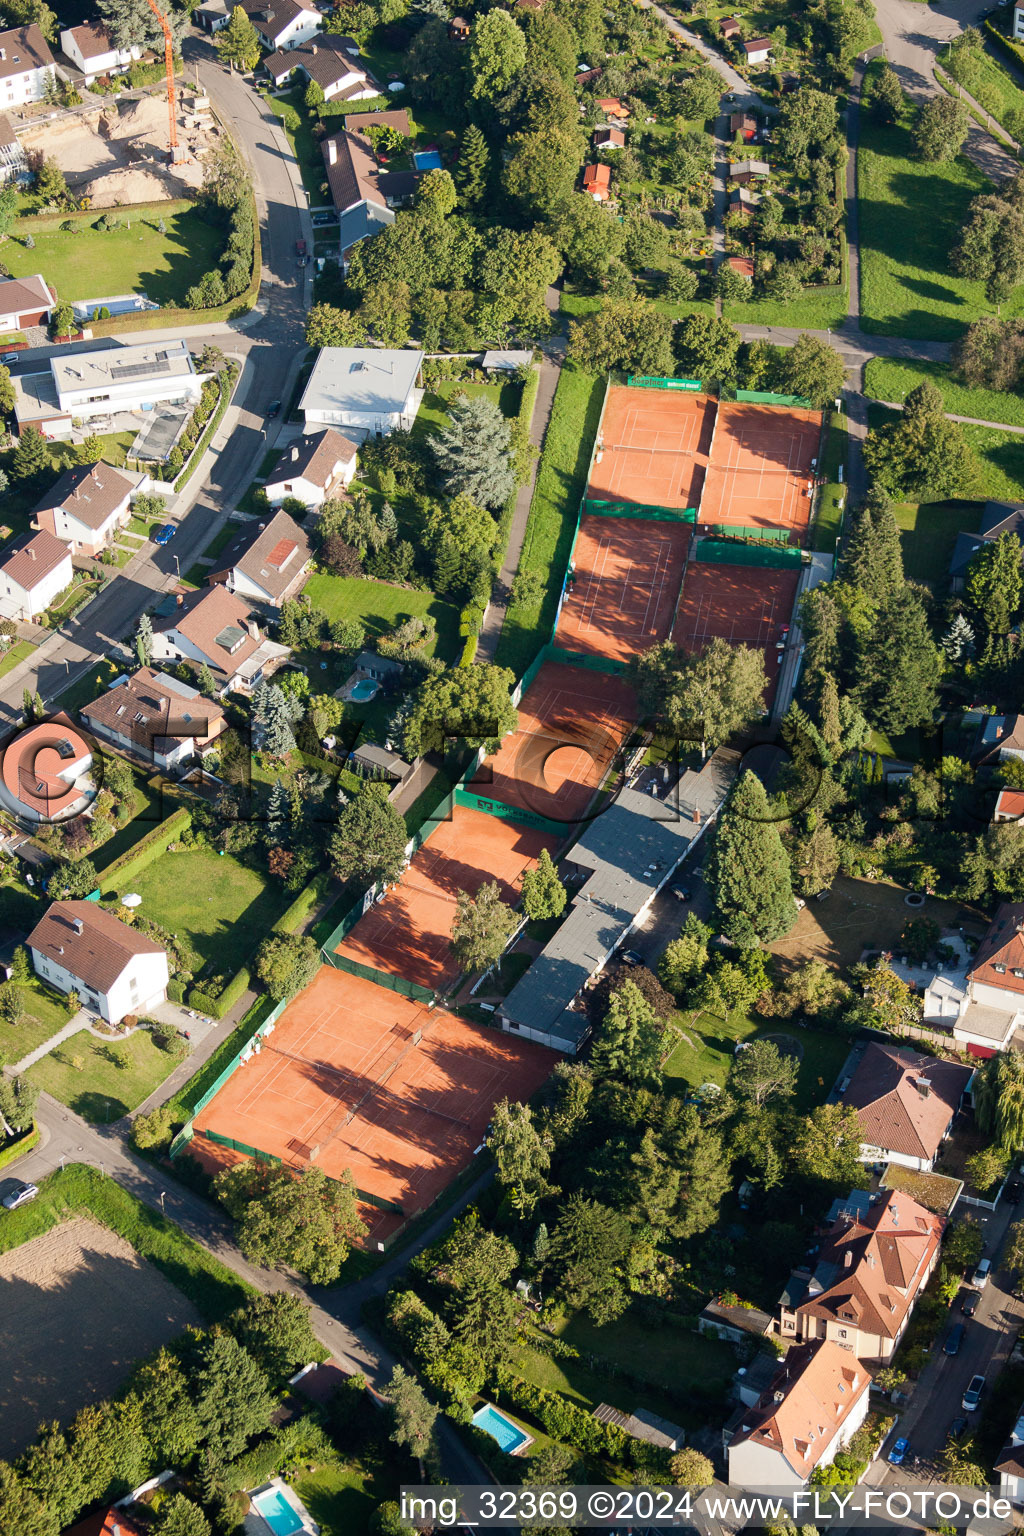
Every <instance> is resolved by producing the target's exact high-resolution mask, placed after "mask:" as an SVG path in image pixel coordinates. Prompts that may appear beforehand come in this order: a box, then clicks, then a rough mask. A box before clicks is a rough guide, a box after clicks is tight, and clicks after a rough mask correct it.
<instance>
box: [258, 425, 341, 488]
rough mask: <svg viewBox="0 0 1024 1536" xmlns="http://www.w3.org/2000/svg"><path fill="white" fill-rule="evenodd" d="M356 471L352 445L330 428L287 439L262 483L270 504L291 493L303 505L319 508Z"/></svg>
mask: <svg viewBox="0 0 1024 1536" xmlns="http://www.w3.org/2000/svg"><path fill="white" fill-rule="evenodd" d="M355 472H356V445H355V443H351V442H349V440H348V438H347V437H343V436H342V434H341V433H340V432H335V430H334V428H333V427H328V428H327V429H326V431H324V432H311V433H308V434H307V435H306V436H304V437H297V438H295V439H294V440H293V441H292V442H290V443H289V444H288V446H287V448H286V449H285V451H284V453H283V454H282V455H281V458H280V459H279V460H278V462H277V463H276V464H275V465H274V468H273V469H272V470H271V472H270V475H271V477H270V479H269V480H268V481H267V483H266V485H265V486H264V490H265V491H266V493H267V499H268V501H269V502H270V505H271V506H272V507H278V506H280V505H281V502H282V501H284V499H285V497H286V496H294V497H295V499H296V500H297V501H301V502H302V503H303V504H304V505H305V506H307V507H321V506H323V504H324V502H325V501H330V499H331V497H332V496H337V495H339V494H340V492H342V491H343V490H344V489H345V487H346V486H347V485H349V484H351V481H352V479H353V476H354V475H355Z"/></svg>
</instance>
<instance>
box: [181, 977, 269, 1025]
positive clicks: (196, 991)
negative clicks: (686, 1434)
mask: <svg viewBox="0 0 1024 1536" xmlns="http://www.w3.org/2000/svg"><path fill="white" fill-rule="evenodd" d="M251 981H252V975H251V973H250V971H249V967H248V966H247V965H243V966H242V967H241V969H240V970H237V971H236V972H235V974H234V975H233V976H232V978H231V980H230V981H229V982H228V984H227V986H226V987H225V988H224V990H223V992H221V993H220V995H219V996H218V997H213V996H211V994H210V993H209V992H204V991H203V990H202V988H201V987H193V988H192V989H191V991H190V992H189V994H188V1006H189V1007H190V1008H194V1009H195V1010H196V1012H197V1013H208V1014H210V1015H211V1016H212V1017H213V1018H215V1019H222V1018H223V1017H224V1015H225V1014H226V1013H228V1012H230V1010H231V1009H232V1008H233V1007H234V1006H235V1004H236V1003H237V1002H238V999H239V998H240V997H241V995H242V993H243V992H244V991H245V989H246V987H248V986H249V984H250V982H251ZM168 995H169V994H168Z"/></svg>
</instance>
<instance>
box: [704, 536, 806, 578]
mask: <svg viewBox="0 0 1024 1536" xmlns="http://www.w3.org/2000/svg"><path fill="white" fill-rule="evenodd" d="M697 559H698V560H700V561H705V562H707V563H709V564H713V565H760V566H763V567H764V568H765V569H768V570H776V571H780V570H788V569H790V568H792V567H796V566H798V565H800V564H802V562H803V550H802V549H797V548H796V547H795V545H792V544H789V545H782V544H743V543H741V542H740V541H739V540H738V539H736V540H732V539H701V541H700V543H699V544H698V545H697Z"/></svg>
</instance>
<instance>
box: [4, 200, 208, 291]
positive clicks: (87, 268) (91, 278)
mask: <svg viewBox="0 0 1024 1536" xmlns="http://www.w3.org/2000/svg"><path fill="white" fill-rule="evenodd" d="M101 217H103V215H101V214H99V213H97V214H96V216H95V218H88V217H87V218H76V219H75V220H74V224H75V229H74V233H71V232H65V231H63V230H62V229H61V227H60V226H61V223H62V222H63V220H62V219H61V218H53V219H50V218H46V219H40V218H32V219H30V220H29V219H23V220H20V221H19V222H18V223H17V224H16V225H15V226H14V228H13V229H12V231H11V235H10V238H9V239H8V240H6V241H5V242H4V262H5V264H6V266H7V267H8V269H9V270H10V274H11V276H12V277H26V276H29V275H30V274H31V273H33V272H45V274H46V280H47V282H49V283H51V284H53V285H55V286H56V288H57V291H58V293H59V294H60V296H61V298H62V299H66V300H68V302H69V303H77V302H78V301H79V300H85V299H102V298H106V297H109V296H110V295H111V294H115V293H145V294H146V295H147V297H148V298H150V299H152V300H153V301H154V303H156V304H161V305H179V304H181V303H183V301H184V298H185V292H186V290H187V289H188V288H190V287H191V286H192V284H193V283H197V282H198V281H199V279H200V278H201V277H202V275H203V273H204V272H209V271H210V269H211V268H212V267H215V266H216V265H217V260H218V257H219V256H220V252H221V247H222V246H223V243H224V236H223V232H222V231H221V230H220V229H218V228H216V227H215V226H214V225H212V224H211V223H210V221H209V220H208V219H207V218H205V217H204V215H203V213H202V212H201V211H200V210H199V209H198V208H197V207H196V206H195V204H194V203H188V202H177V203H158V204H153V205H152V206H151V207H150V206H148V205H147V206H145V207H142V208H132V209H131V210H129V209H123V208H112V209H110V217H111V218H116V219H120V220H121V221H122V226H121V228H120V229H113V230H100V229H95V228H94V227H93V226H94V225H95V224H96V223H97V222H98V220H99V219H100V218H101ZM161 219H162V220H163V222H164V226H165V233H163V234H161V233H160V229H159V223H160V220H161ZM129 221H130V223H131V228H130V229H129V228H128V223H129ZM29 231H31V234H32V238H33V240H34V241H35V246H34V248H29V247H27V246H26V245H25V242H24V237H25V235H27V234H28V233H29Z"/></svg>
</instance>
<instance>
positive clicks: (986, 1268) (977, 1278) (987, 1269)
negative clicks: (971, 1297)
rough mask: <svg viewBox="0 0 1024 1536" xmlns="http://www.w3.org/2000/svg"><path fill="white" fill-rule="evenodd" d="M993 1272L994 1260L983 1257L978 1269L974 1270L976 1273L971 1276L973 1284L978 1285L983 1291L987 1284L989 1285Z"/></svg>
mask: <svg viewBox="0 0 1024 1536" xmlns="http://www.w3.org/2000/svg"><path fill="white" fill-rule="evenodd" d="M991 1274H992V1260H991V1259H982V1260H981V1261H980V1262H979V1264H978V1267H977V1269H976V1270H975V1271H974V1274H973V1275H972V1276H971V1284H972V1285H974V1286H977V1288H978V1290H979V1291H983V1290H984V1289H985V1287H986V1285H988V1282H989V1277H990V1275H991Z"/></svg>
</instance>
